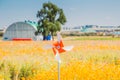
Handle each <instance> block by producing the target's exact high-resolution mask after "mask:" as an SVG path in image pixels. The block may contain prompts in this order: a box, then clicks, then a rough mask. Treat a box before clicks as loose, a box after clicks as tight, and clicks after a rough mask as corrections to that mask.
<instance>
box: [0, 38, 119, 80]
mask: <svg viewBox="0 0 120 80" xmlns="http://www.w3.org/2000/svg"><path fill="white" fill-rule="evenodd" d="M77 38H84V39H85V38H86V39H85V40H83V39H82V40H77ZM89 38H94V39H91V40H89ZM89 38H88V37H66V38H63V40H64V44H65V46H69V45H73V46H74V48H73V50H71V51H69V52H65V53H62V54H60V57H61V61H62V62H61V66H60V70H61V73H60V75H61V76H60V78H61V80H119V79H120V76H119V74H120V45H119V44H120V41H119V40H111V39H110V37H108V38H109V39H108V40H106V39H105V40H98V38H99V37H89ZM96 38H97V39H96ZM100 38H102V37H100ZM103 38H105V37H103ZM51 43H52V42H51V41H0V80H57V79H58V78H57V61H56V60H55V56H54V54H53V51H52V49H47V50H46V49H44V46H45V45H47V44H51ZM86 75H87V77H86Z"/></svg>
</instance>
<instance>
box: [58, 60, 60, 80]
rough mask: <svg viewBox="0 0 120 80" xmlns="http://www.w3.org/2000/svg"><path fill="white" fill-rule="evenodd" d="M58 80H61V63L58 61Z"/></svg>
mask: <svg viewBox="0 0 120 80" xmlns="http://www.w3.org/2000/svg"><path fill="white" fill-rule="evenodd" d="M58 80H60V61H58Z"/></svg>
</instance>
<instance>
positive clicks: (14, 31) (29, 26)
mask: <svg viewBox="0 0 120 80" xmlns="http://www.w3.org/2000/svg"><path fill="white" fill-rule="evenodd" d="M36 31H37V24H36V23H35V22H31V21H25V22H16V23H13V24H11V25H10V26H9V27H8V28H7V29H6V30H5V32H4V35H3V40H15V39H21V40H22V39H24V40H25V39H30V40H36V36H35V32H36Z"/></svg>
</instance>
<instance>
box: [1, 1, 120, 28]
mask: <svg viewBox="0 0 120 80" xmlns="http://www.w3.org/2000/svg"><path fill="white" fill-rule="evenodd" d="M48 1H51V2H53V3H54V4H56V5H57V6H58V7H60V8H62V9H63V10H64V13H65V15H66V18H67V23H66V24H65V25H64V26H67V27H74V26H79V25H100V26H101V25H103V26H107V25H108V26H109V25H111V26H119V25H120V0H0V27H8V26H9V25H10V24H12V23H14V22H18V21H25V20H31V21H36V22H37V21H38V19H37V18H36V14H37V11H38V10H40V9H41V8H42V4H43V3H44V2H48Z"/></svg>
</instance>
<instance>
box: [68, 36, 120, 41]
mask: <svg viewBox="0 0 120 80" xmlns="http://www.w3.org/2000/svg"><path fill="white" fill-rule="evenodd" d="M68 39H70V40H112V41H113V40H120V37H114V38H113V37H112V36H79V37H78V36H76V37H75V36H74V37H68Z"/></svg>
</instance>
